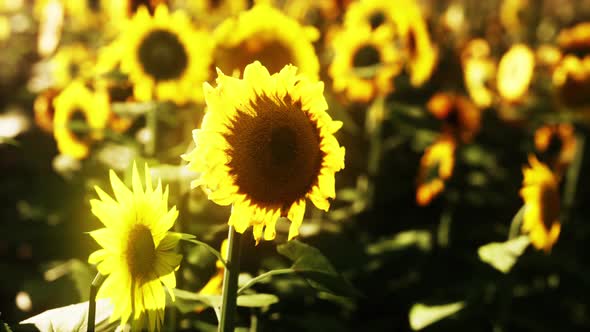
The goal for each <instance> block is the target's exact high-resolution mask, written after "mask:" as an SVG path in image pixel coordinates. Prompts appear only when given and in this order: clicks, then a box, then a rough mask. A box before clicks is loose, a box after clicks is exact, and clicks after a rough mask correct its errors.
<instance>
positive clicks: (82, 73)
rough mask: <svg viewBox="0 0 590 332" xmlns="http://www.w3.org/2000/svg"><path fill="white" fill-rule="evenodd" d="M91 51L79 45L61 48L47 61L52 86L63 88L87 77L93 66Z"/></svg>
mask: <svg viewBox="0 0 590 332" xmlns="http://www.w3.org/2000/svg"><path fill="white" fill-rule="evenodd" d="M94 62H95V61H94V56H93V55H92V53H91V51H90V50H89V49H88V48H87V47H86V46H85V45H84V44H80V43H74V44H70V45H66V46H62V47H60V48H59V49H58V51H57V53H56V54H55V55H54V56H53V57H52V58H51V59H50V60H49V67H50V71H51V73H52V76H53V81H54V84H53V85H54V86H55V87H58V88H63V87H65V86H66V85H68V84H69V83H70V82H72V81H73V80H75V79H83V78H87V77H89V75H90V74H91V73H92V70H93V66H94Z"/></svg>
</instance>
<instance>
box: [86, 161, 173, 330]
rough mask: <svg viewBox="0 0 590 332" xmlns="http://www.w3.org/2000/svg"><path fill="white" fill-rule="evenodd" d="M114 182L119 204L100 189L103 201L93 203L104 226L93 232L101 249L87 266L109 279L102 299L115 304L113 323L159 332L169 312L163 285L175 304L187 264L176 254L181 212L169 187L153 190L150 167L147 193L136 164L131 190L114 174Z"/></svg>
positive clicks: (112, 181)
mask: <svg viewBox="0 0 590 332" xmlns="http://www.w3.org/2000/svg"><path fill="white" fill-rule="evenodd" d="M110 180H111V186H112V187H113V192H114V194H115V196H114V197H115V199H113V198H112V197H111V196H109V195H108V194H107V193H105V192H104V191H103V190H102V189H100V188H99V187H95V189H96V192H97V193H98V196H99V198H100V199H92V200H91V201H90V205H91V207H92V213H93V214H94V215H95V216H96V217H97V218H98V219H99V220H100V221H101V222H102V223H103V224H104V226H105V227H104V228H101V229H98V230H95V231H92V232H90V236H92V238H94V239H95V240H96V242H97V243H98V244H99V245H100V246H101V247H102V248H101V249H99V250H97V251H95V252H93V253H92V254H91V255H90V257H88V262H89V263H91V264H96V265H97V268H98V271H99V272H100V273H101V274H102V275H105V276H107V278H106V280H105V282H104V284H103V285H102V287H100V289H99V291H98V294H97V298H106V299H110V301H111V303H112V304H113V305H114V308H113V314H112V315H111V318H110V320H111V322H112V321H115V320H117V319H121V326H123V325H125V324H126V323H127V322H128V321H129V320H130V319H132V322H133V323H132V325H133V326H132V329H133V330H136V329H137V330H138V331H139V330H141V329H142V327H144V326H145V320H146V319H147V328H148V329H149V330H150V331H154V330H159V329H160V327H161V326H162V322H163V320H164V307H165V306H166V294H165V291H164V288H163V287H162V284H163V285H164V286H165V287H166V289H167V290H168V293H169V294H170V297H171V298H172V300H173V301H174V293H172V289H173V288H175V287H176V277H175V275H174V271H176V270H177V269H178V267H179V264H180V261H181V259H182V256H181V255H178V254H176V252H175V248H176V245H177V244H178V241H179V240H180V238H181V235H180V234H179V233H174V232H170V231H169V230H170V228H171V227H172V226H173V225H174V222H175V221H176V218H177V217H178V210H177V209H176V207H172V208H171V209H170V210H168V187H166V189H165V190H162V183H161V181H159V182H158V186H157V187H156V188H155V189H153V187H152V179H151V176H150V171H149V169H148V167H147V165H146V166H145V190H144V188H143V186H142V183H141V180H140V176H139V173H138V171H137V167H136V165H135V163H133V172H132V190H129V189H128V188H127V187H126V186H125V184H123V182H121V180H120V179H119V178H118V177H117V175H116V174H115V172H114V171H113V170H111V171H110ZM162 191H163V192H162Z"/></svg>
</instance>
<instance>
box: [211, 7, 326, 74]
mask: <svg viewBox="0 0 590 332" xmlns="http://www.w3.org/2000/svg"><path fill="white" fill-rule="evenodd" d="M214 36H215V41H216V48H215V55H214V59H215V60H214V63H215V66H217V67H218V68H220V69H221V70H222V71H223V72H225V73H228V74H230V75H236V74H238V75H239V74H240V73H243V71H244V68H245V67H246V65H248V64H249V63H251V62H254V61H256V60H257V61H260V62H261V63H262V64H263V65H264V66H265V67H266V68H267V69H268V70H269V71H270V73H271V74H274V73H278V72H279V71H280V70H281V69H282V68H283V67H284V66H285V65H288V64H292V65H294V66H296V67H297V68H299V71H300V73H302V74H306V75H308V76H309V77H310V78H311V79H317V77H318V72H319V62H318V58H317V55H316V53H315V51H314V48H313V45H312V42H313V41H315V40H316V39H317V38H318V37H319V34H318V31H317V30H316V29H315V28H314V27H310V26H302V25H300V24H299V23H298V22H297V21H295V20H294V19H292V18H289V17H287V16H285V15H284V14H283V13H281V12H280V11H279V10H277V9H274V8H272V7H270V6H268V5H263V4H260V5H256V6H255V7H254V8H252V9H250V10H248V11H245V12H242V13H241V14H240V15H239V16H237V17H232V18H228V19H227V20H225V21H223V23H221V24H220V25H219V26H218V27H217V29H215V32H214Z"/></svg>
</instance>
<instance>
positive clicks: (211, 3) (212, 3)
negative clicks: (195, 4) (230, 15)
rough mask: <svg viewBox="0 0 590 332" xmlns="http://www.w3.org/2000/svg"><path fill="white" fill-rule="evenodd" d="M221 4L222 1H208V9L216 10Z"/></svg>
mask: <svg viewBox="0 0 590 332" xmlns="http://www.w3.org/2000/svg"><path fill="white" fill-rule="evenodd" d="M222 3H223V1H222V0H209V8H210V9H217V8H219V6H221V4H222Z"/></svg>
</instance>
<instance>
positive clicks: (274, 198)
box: [225, 95, 324, 213]
mask: <svg viewBox="0 0 590 332" xmlns="http://www.w3.org/2000/svg"><path fill="white" fill-rule="evenodd" d="M250 107H251V109H253V110H255V112H256V116H253V115H250V114H248V113H246V112H244V111H239V112H238V115H237V116H236V117H235V118H234V119H233V121H232V126H231V128H230V131H229V133H228V134H226V135H225V138H226V140H227V142H228V143H229V145H230V149H229V150H228V151H227V153H228V154H229V156H230V157H231V161H230V162H229V163H228V166H229V167H230V174H231V175H232V176H234V177H235V183H236V186H237V187H238V188H239V192H240V193H241V194H244V195H246V196H247V197H248V198H249V199H250V200H252V202H253V203H255V204H258V205H261V206H266V207H272V208H283V213H285V212H286V209H287V208H289V207H290V206H291V204H293V203H294V202H296V201H297V200H299V199H302V198H304V197H305V194H306V193H308V192H309V191H310V189H311V188H312V187H313V186H314V185H315V184H316V183H317V181H318V175H319V172H320V168H321V164H322V160H323V157H324V154H323V152H322V150H321V149H320V141H321V139H320V136H319V132H318V128H317V124H316V123H315V121H313V120H311V119H310V118H309V116H308V114H307V113H306V112H305V111H303V110H302V108H301V101H299V100H297V101H295V100H292V99H291V98H290V97H289V96H286V97H285V98H283V100H278V99H277V98H276V97H269V96H265V95H261V96H257V97H256V99H255V100H254V101H252V102H251V103H250Z"/></svg>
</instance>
